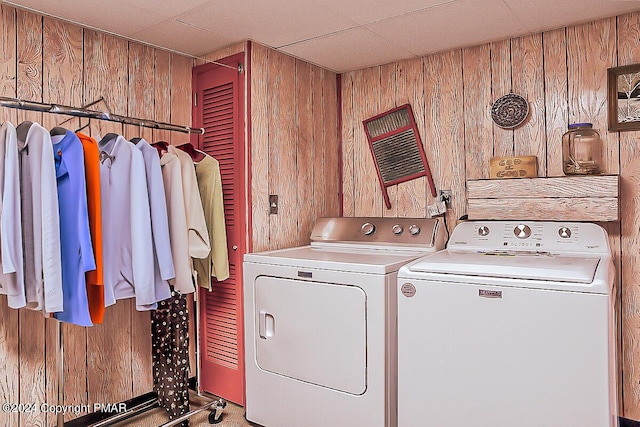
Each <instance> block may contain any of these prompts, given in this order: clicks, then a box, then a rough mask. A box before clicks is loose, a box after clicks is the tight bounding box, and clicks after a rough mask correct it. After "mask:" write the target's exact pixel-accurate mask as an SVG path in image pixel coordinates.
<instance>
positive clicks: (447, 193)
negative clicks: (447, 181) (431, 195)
mask: <svg viewBox="0 0 640 427" xmlns="http://www.w3.org/2000/svg"><path fill="white" fill-rule="evenodd" d="M452 197H453V192H452V191H451V190H440V193H439V194H438V199H439V200H440V201H441V202H444V203H445V204H446V205H447V206H451V198H452Z"/></svg>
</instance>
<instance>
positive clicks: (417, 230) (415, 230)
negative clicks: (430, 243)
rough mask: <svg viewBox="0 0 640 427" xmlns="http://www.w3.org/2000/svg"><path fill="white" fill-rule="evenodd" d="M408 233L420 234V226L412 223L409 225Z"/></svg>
mask: <svg viewBox="0 0 640 427" xmlns="http://www.w3.org/2000/svg"><path fill="white" fill-rule="evenodd" d="M409 233H410V234H411V235H412V236H417V235H418V234H420V227H418V226H417V225H415V224H413V225H410V226H409Z"/></svg>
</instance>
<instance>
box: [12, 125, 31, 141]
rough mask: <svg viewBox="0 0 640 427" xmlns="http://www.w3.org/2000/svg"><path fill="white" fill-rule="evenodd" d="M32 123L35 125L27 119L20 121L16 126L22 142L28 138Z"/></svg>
mask: <svg viewBox="0 0 640 427" xmlns="http://www.w3.org/2000/svg"><path fill="white" fill-rule="evenodd" d="M31 125H33V122H30V121H28V120H26V121H24V122H22V123H20V124H19V125H18V127H16V134H17V137H18V140H20V141H22V142H25V141H26V140H27V134H28V133H29V129H31Z"/></svg>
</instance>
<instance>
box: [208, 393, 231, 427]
mask: <svg viewBox="0 0 640 427" xmlns="http://www.w3.org/2000/svg"><path fill="white" fill-rule="evenodd" d="M226 407H227V402H226V401H225V400H223V399H220V400H218V401H217V402H216V403H215V404H214V405H213V411H211V412H209V424H218V423H219V422H220V421H222V410H223V409H224V408H226Z"/></svg>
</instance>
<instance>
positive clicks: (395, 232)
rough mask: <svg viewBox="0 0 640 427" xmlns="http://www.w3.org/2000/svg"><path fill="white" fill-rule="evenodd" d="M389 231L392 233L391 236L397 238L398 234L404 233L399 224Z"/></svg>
mask: <svg viewBox="0 0 640 427" xmlns="http://www.w3.org/2000/svg"><path fill="white" fill-rule="evenodd" d="M391 231H393V234H395V235H396V236H397V235H399V234H402V232H403V231H404V228H402V226H401V225H400V224H396V225H394V226H393V227H392V228H391Z"/></svg>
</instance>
